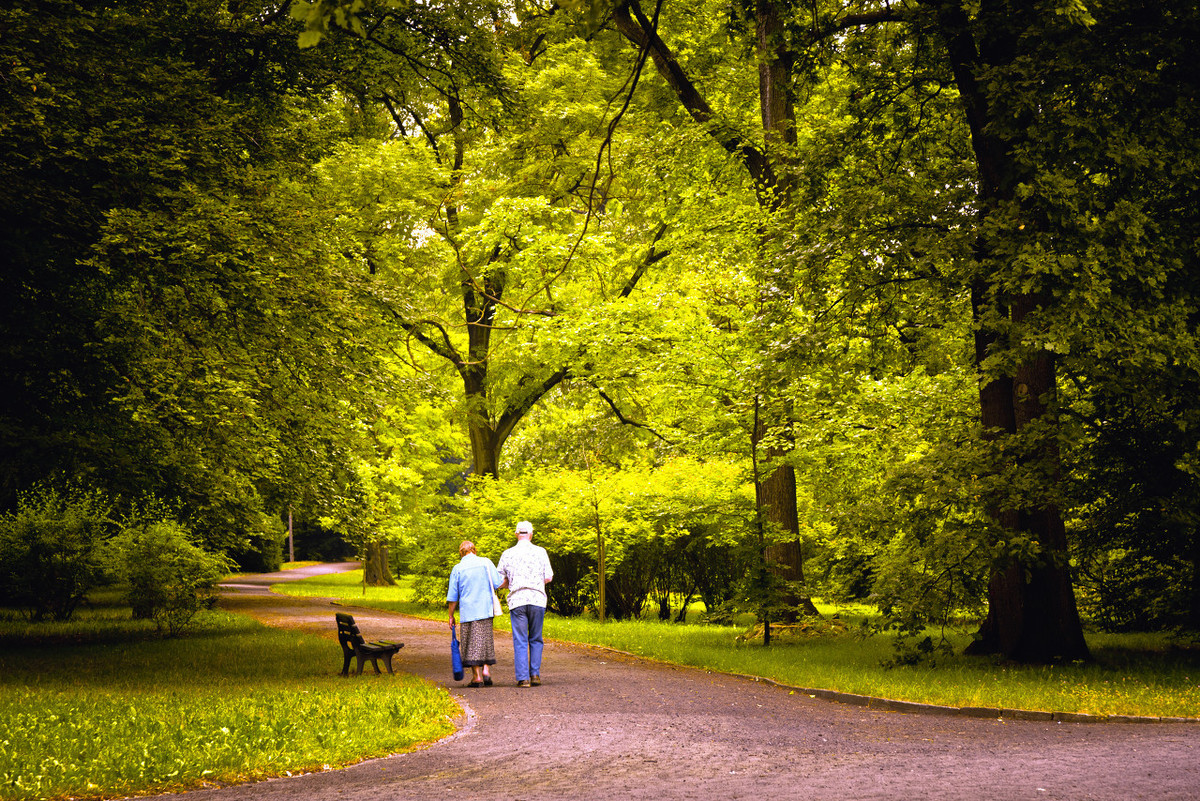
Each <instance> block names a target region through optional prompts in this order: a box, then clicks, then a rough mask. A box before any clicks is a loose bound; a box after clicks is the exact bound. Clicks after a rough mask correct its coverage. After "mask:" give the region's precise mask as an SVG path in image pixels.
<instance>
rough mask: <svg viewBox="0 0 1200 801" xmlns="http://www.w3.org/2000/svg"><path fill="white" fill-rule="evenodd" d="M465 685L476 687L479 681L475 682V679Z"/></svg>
mask: <svg viewBox="0 0 1200 801" xmlns="http://www.w3.org/2000/svg"><path fill="white" fill-rule="evenodd" d="M467 686H468V687H478V686H479V682H477V681H473V682H471V683H470V684H468V685H467Z"/></svg>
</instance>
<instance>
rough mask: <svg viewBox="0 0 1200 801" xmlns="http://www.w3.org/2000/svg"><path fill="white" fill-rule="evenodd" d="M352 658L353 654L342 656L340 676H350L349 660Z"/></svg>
mask: <svg viewBox="0 0 1200 801" xmlns="http://www.w3.org/2000/svg"><path fill="white" fill-rule="evenodd" d="M353 658H354V654H342V675H343V676H349V675H350V660H351V659H353Z"/></svg>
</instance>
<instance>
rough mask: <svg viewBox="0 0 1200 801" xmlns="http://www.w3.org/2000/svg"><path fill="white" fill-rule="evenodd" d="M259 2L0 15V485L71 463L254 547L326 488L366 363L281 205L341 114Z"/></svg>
mask: <svg viewBox="0 0 1200 801" xmlns="http://www.w3.org/2000/svg"><path fill="white" fill-rule="evenodd" d="M281 11H282V9H281V8H280V7H279V6H274V5H270V4H256V3H248V4H247V3H241V4H236V5H235V6H228V7H227V6H225V5H224V4H221V3H206V2H197V3H189V2H174V3H168V4H164V5H160V6H156V7H155V9H154V10H151V11H147V10H146V9H145V8H143V7H142V6H141V5H136V7H134V6H128V5H126V4H122V3H115V4H92V3H75V2H69V1H68V0H39V1H38V2H35V3H33V4H25V5H23V6H22V7H21V8H20V9H12V10H5V11H4V12H0V13H2V14H3V20H4V21H3V26H4V28H5V30H6V35H5V38H4V42H3V44H2V45H0V47H2V48H3V50H4V54H3V60H4V62H5V64H6V65H8V66H7V67H6V72H7V74H8V76H9V78H8V79H7V80H6V81H5V82H4V86H3V89H0V92H3V96H2V102H3V111H2V112H0V113H2V114H3V119H4V123H5V124H4V125H3V127H2V128H0V148H2V150H3V153H4V154H5V158H4V159H3V160H0V161H2V162H3V166H2V167H0V171H2V172H0V178H2V181H3V187H2V188H0V209H2V211H3V214H2V215H0V217H2V219H3V222H0V240H2V242H3V248H2V249H3V252H4V256H3V258H4V260H5V264H4V270H3V273H2V275H0V297H2V300H0V303H2V304H3V309H2V310H0V318H2V322H0V335H2V337H3V341H4V343H5V348H4V350H3V353H2V355H0V359H3V369H2V370H0V372H2V374H3V379H2V380H3V387H2V392H0V394H2V395H3V402H2V403H3V407H2V409H0V448H2V449H3V471H4V472H3V475H2V476H0V487H2V490H3V497H2V499H0V503H3V504H6V505H7V504H9V503H11V501H12V497H13V494H14V492H16V491H17V489H18V488H19V487H21V486H24V485H26V484H28V483H29V482H31V481H33V480H36V479H38V478H39V477H41V476H43V475H46V474H52V473H54V472H57V471H62V472H66V473H68V474H77V475H82V476H88V477H90V478H92V479H94V480H95V481H96V482H103V483H105V484H107V485H108V486H109V488H110V489H112V490H114V491H116V492H118V493H121V494H125V495H129V496H137V495H140V494H142V493H144V492H153V493H154V494H156V495H158V496H160V497H163V498H172V499H178V500H180V501H181V502H182V503H183V504H184V506H185V508H186V510H187V514H188V515H189V517H190V518H191V522H192V524H193V525H194V526H195V530H196V531H198V532H199V533H201V534H202V536H203V537H204V540H205V543H206V544H207V545H208V546H210V547H217V548H220V549H223V550H229V551H232V552H235V553H238V554H239V555H240V556H242V557H244V558H245V559H246V560H248V562H249V563H251V564H256V563H264V562H265V564H269V563H270V562H272V561H277V559H278V539H279V537H280V535H281V530H280V526H279V523H278V520H277V516H276V515H275V514H273V513H272V512H273V511H275V510H278V509H279V508H281V507H282V506H283V505H284V502H285V499H290V498H294V497H296V496H297V495H301V496H310V497H318V496H328V495H329V494H330V493H331V492H333V491H334V489H333V486H332V485H333V481H332V480H331V479H332V477H331V475H330V470H329V466H330V464H332V463H336V462H337V461H338V460H339V456H338V448H339V445H338V443H339V442H340V441H342V439H343V438H342V436H341V434H342V432H344V431H345V430H346V427H347V425H348V424H350V423H351V422H352V421H353V419H354V414H353V413H352V412H351V413H349V414H347V411H348V410H349V409H353V408H355V407H357V408H362V407H364V406H369V405H370V403H371V397H372V393H373V392H374V391H375V390H376V389H377V388H378V382H377V381H376V376H377V373H376V372H375V371H374V369H373V367H372V358H373V356H372V355H370V354H369V353H368V352H367V349H365V348H364V347H363V343H362V342H361V341H360V340H357V339H356V336H357V329H358V327H359V321H360V320H361V315H360V313H359V312H358V311H357V310H356V309H354V308H353V306H352V304H350V303H349V302H348V301H349V300H352V299H353V298H354V297H355V296H354V295H351V294H349V293H347V292H346V291H345V290H344V287H346V285H347V279H348V278H349V277H351V276H352V273H347V272H343V271H342V270H341V256H340V254H338V253H336V252H334V251H331V250H330V249H328V248H327V247H326V246H325V241H326V240H324V239H323V237H322V235H321V226H322V224H323V221H322V220H320V218H319V217H316V216H314V215H312V214H310V213H307V212H305V211H298V209H301V210H302V209H306V208H308V207H310V206H311V201H310V200H306V199H305V198H306V194H307V193H308V192H309V189H310V184H309V175H310V169H311V166H312V163H313V162H314V161H315V160H316V159H317V158H318V157H319V154H321V153H322V152H323V151H324V150H325V148H327V147H328V145H329V143H330V140H331V139H335V138H337V136H339V135H340V133H341V132H343V131H344V130H345V129H346V128H347V127H348V126H347V125H346V123H345V121H344V118H343V117H342V116H341V113H340V107H339V106H337V105H332V104H331V102H330V98H329V97H328V95H327V94H322V93H320V92H317V91H312V90H314V89H315V87H316V86H317V85H318V84H320V83H321V82H324V81H326V80H327V76H328V72H329V66H328V64H326V63H323V62H319V61H317V60H316V59H314V58H312V57H301V55H300V54H298V53H297V51H296V48H295V40H294V36H295V30H294V29H293V28H292V23H291V22H290V20H288V19H287V18H286V15H284V14H283V13H281ZM10 68H11V69H10ZM351 376H353V378H354V380H353V381H348V380H347V378H348V377H351ZM335 387H336V391H335ZM272 550H274V552H275V555H274V556H273V557H272V556H270V555H269V554H270V552H271V551H272ZM262 554H268V555H267V556H265V557H264V556H263V555H262Z"/></svg>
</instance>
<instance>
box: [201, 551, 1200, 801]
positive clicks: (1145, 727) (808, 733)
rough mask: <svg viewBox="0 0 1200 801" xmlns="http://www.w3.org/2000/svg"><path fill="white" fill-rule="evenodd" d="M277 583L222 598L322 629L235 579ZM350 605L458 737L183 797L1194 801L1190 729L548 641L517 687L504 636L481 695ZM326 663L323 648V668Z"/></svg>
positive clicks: (336, 660) (425, 638) (1193, 733)
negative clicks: (842, 696)
mask: <svg viewBox="0 0 1200 801" xmlns="http://www.w3.org/2000/svg"><path fill="white" fill-rule="evenodd" d="M289 574H291V571H289ZM293 575H295V577H299V575H302V574H291V575H289V576H288V577H293ZM278 580H279V579H278V578H274V579H272V578H270V577H263V578H262V579H261V580H260V579H257V578H256V579H255V580H254V581H251V582H247V583H246V585H244V586H242V587H240V588H238V589H239V591H237V592H232V593H230V594H227V595H226V596H225V598H224V599H223V601H222V605H223V607H225V608H228V609H230V610H233V611H241V612H246V613H248V614H252V615H254V616H255V617H257V618H259V619H261V620H263V621H265V622H267V623H269V624H271V625H280V626H290V627H299V628H304V629H306V630H312V631H315V632H319V633H321V634H324V635H325V636H331V635H332V633H333V607H332V606H331V605H330V604H329V603H328V602H323V601H305V600H301V599H290V598H282V597H280V596H272V595H269V594H266V593H265V592H263V591H261V590H259V591H255V586H253V585H258V587H265V584H266V583H268V582H270V581H278ZM353 611H354V614H355V617H356V619H357V620H358V622H359V623H360V625H361V626H362V628H363V630H364V631H365V632H366V633H367V635H368V636H369V637H371V638H382V639H394V640H403V641H404V642H405V643H406V645H405V648H404V650H403V651H401V653H400V655H399V657H398V659H397V665H398V666H399V667H400V669H403V670H408V671H411V672H414V673H417V674H419V675H422V676H425V677H427V678H429V679H431V680H433V681H435V682H439V683H442V684H446V685H447V686H448V687H449V689H450V690H451V692H452V693H453V694H454V695H455V697H456V698H458V699H459V700H460V702H461V703H463V704H464V708H465V709H466V711H467V714H466V716H465V717H464V720H463V721H461V723H462V729H461V730H460V732H459V734H457V735H455V736H453V737H451V738H450V739H449V740H447V741H443V742H442V743H439V744H436V745H434V746H431V747H429V748H427V749H424V750H422V751H417V752H414V753H410V754H404V755H400V756H395V757H389V758H386V759H377V760H371V761H369V762H364V763H362V764H360V765H357V766H354V767H351V768H348V769H346V770H339V771H330V772H327V773H319V774H312V775H308V776H301V777H295V778H289V779H276V780H272V781H267V782H261V783H257V784H247V785H239V786H235V787H226V788H221V789H214V790H201V791H195V792H192V793H188V794H187V796H188V798H189V799H193V801H200V799H205V801H208V799H212V801H218V800H219V801H233V800H234V799H254V800H255V801H259V800H263V801H273V800H274V799H292V798H303V799H305V801H324V800H325V799H343V798H355V799H367V800H368V801H369V800H370V799H439V800H440V799H445V798H463V799H489V798H503V799H576V798H584V799H591V798H604V799H622V801H623V800H624V799H693V798H694V799H756V801H758V800H759V799H764V798H767V799H770V798H781V799H791V798H796V799H806V800H807V801H839V800H841V799H847V800H849V799H930V800H931V801H936V800H938V799H971V800H972V801H980V800H987V799H1004V800H1007V799H1070V800H1071V801H1082V800H1083V799H1113V801H1118V800H1119V801H1127V800H1128V799H1138V798H1146V799H1161V800H1162V801H1169V800H1173V799H1180V800H1181V801H1182V800H1183V799H1188V800H1189V801H1192V800H1194V799H1198V798H1200V726H1195V725H1188V724H1178V723H1157V724H1151V723H1055V722H1032V721H1002V720H993V719H978V718H967V717H955V716H944V715H918V714H906V713H897V712H884V711H876V710H869V709H865V708H862V707H855V706H849V705H845V704H838V703H831V702H829V701H824V700H820V699H813V698H810V697H808V696H807V695H804V694H802V693H793V692H790V691H789V690H787V689H784V688H780V687H777V686H774V685H771V684H767V683H764V682H755V681H753V680H750V679H742V678H733V677H729V676H725V675H720V674H710V673H707V672H705V671H701V670H694V669H688V668H674V667H669V666H664V665H660V664H656V663H651V662H645V661H642V660H639V659H635V658H632V657H626V656H622V655H614V654H612V653H610V652H606V651H602V650H599V649H592V648H588V647H583V646H573V645H564V644H560V643H548V644H547V647H546V653H545V658H544V663H543V669H542V678H543V682H544V683H543V685H542V686H541V687H537V688H532V689H518V688H517V687H515V686H514V681H513V677H512V643H511V641H510V640H509V639H508V637H507V636H506V635H504V634H500V636H498V637H497V642H496V646H497V658H498V660H499V664H498V665H497V666H496V671H495V674H494V675H495V677H496V678H497V684H496V686H495V687H491V688H480V689H466V688H462V687H460V686H459V683H458V682H453V681H452V677H451V676H450V671H449V657H448V654H447V651H448V633H447V630H446V626H445V624H444V623H438V622H433V621H425V620H418V619H414V618H409V617H404V616H400V615H393V614H389V613H385V612H378V611H374V610H367V609H356V610H353ZM340 667H341V658H340V656H339V655H338V653H337V650H336V646H331V649H330V668H331V670H337V669H340ZM369 670H370V668H369V667H368V671H369ZM355 680H357V681H372V680H373V678H372V677H371V676H369V675H364V676H363V677H362V678H360V679H355Z"/></svg>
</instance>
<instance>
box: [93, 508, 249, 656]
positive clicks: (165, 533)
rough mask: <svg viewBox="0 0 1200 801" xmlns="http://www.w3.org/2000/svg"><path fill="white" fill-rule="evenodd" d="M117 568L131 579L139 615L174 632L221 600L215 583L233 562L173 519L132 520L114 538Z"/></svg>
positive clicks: (131, 594)
mask: <svg viewBox="0 0 1200 801" xmlns="http://www.w3.org/2000/svg"><path fill="white" fill-rule="evenodd" d="M112 558H113V565H114V569H115V572H116V573H118V575H120V576H121V578H123V579H124V580H125V581H127V582H128V584H129V593H128V596H127V599H128V601H129V605H130V606H131V607H132V608H133V616H134V617H135V618H145V619H150V620H153V621H154V624H155V626H157V627H158V630H159V631H160V632H162V633H164V634H166V635H167V636H169V637H174V636H175V635H177V634H178V633H179V632H181V631H182V630H183V629H184V628H185V627H186V626H187V625H188V624H189V623H190V622H191V621H192V618H193V617H194V616H195V614H196V613H197V612H199V611H200V610H201V609H205V608H209V607H211V606H212V605H213V603H214V602H215V601H216V594H215V589H216V585H217V582H218V581H220V580H221V577H222V576H224V575H226V574H227V573H229V572H230V570H231V569H232V568H233V562H232V561H231V560H230V559H229V558H228V557H226V556H224V555H223V554H214V553H210V552H208V551H205V550H204V549H203V548H201V547H199V546H198V545H196V544H195V543H194V542H192V540H191V536H190V534H189V532H188V530H187V529H186V528H184V527H183V526H182V525H180V524H179V523H177V522H175V521H173V520H156V521H152V522H147V523H138V524H134V525H130V526H128V527H127V528H126V529H125V530H124V531H123V532H122V533H121V534H120V535H119V536H117V537H115V538H114V539H113V541H112Z"/></svg>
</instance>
